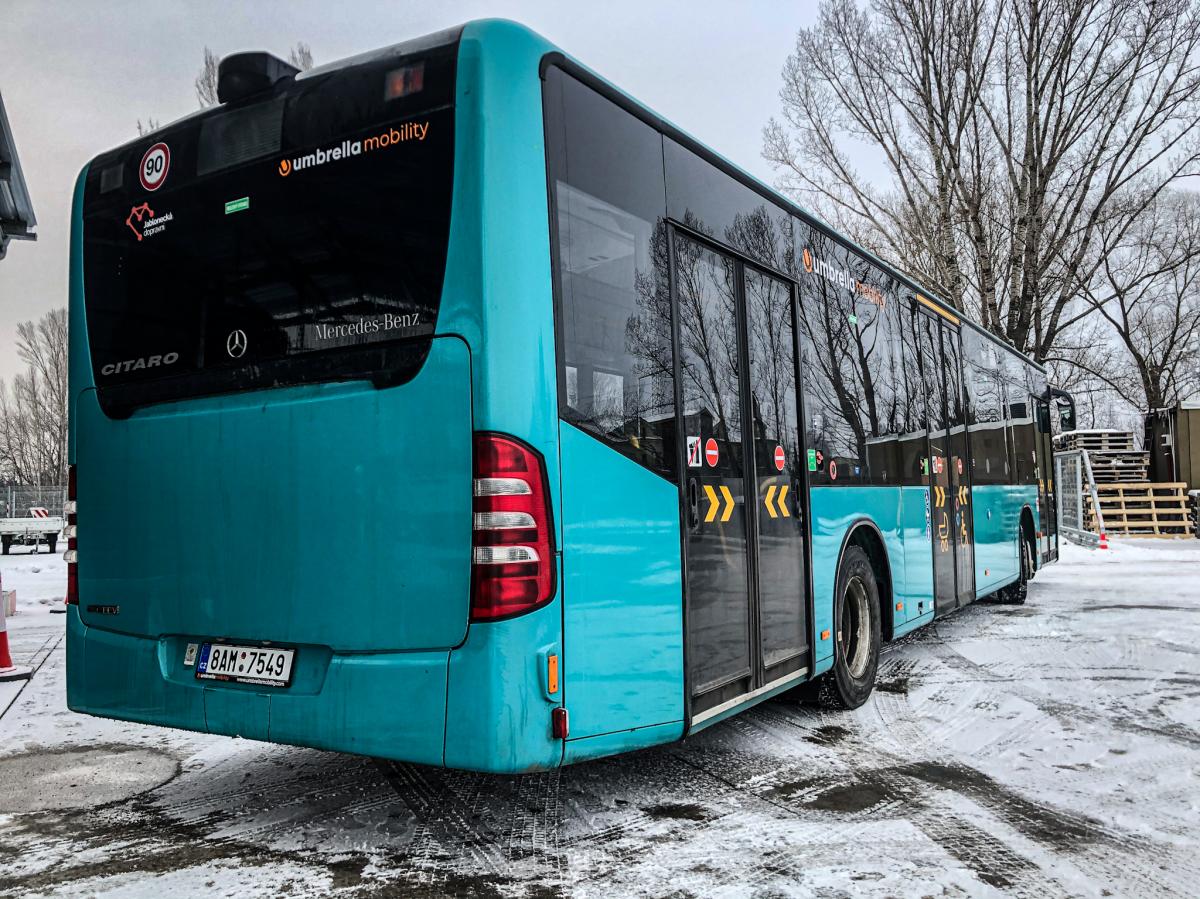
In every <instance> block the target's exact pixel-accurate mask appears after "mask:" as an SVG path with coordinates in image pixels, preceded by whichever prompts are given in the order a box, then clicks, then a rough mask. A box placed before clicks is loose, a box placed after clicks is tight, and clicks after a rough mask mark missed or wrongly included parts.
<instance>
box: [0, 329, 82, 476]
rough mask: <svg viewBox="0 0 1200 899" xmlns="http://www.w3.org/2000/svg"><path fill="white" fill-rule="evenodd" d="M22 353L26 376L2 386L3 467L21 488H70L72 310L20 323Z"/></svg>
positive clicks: (19, 351)
mask: <svg viewBox="0 0 1200 899" xmlns="http://www.w3.org/2000/svg"><path fill="white" fill-rule="evenodd" d="M17 355H18V356H20V358H21V360H22V361H23V362H24V363H25V364H26V369H25V371H24V373H22V374H19V375H17V376H16V377H15V378H14V379H13V382H12V384H11V385H4V384H3V382H0V468H2V469H4V471H5V474H6V475H7V476H8V477H10V478H12V479H13V480H14V481H15V482H16V483H20V484H39V485H53V484H65V483H66V482H67V481H66V478H67V396H68V394H67V310H66V309H54V310H51V311H50V312H47V313H46V314H45V315H43V316H42V317H41V318H40V319H38V321H37V322H32V321H26V322H22V323H21V324H19V325H18V326H17Z"/></svg>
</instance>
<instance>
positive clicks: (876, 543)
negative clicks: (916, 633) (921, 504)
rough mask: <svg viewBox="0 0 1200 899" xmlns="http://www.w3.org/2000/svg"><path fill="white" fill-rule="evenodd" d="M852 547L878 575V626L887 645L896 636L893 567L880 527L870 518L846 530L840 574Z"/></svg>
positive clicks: (840, 561) (876, 577)
mask: <svg viewBox="0 0 1200 899" xmlns="http://www.w3.org/2000/svg"><path fill="white" fill-rule="evenodd" d="M851 546H857V547H859V548H860V549H861V550H862V551H863V552H865V553H866V554H867V559H869V560H870V562H871V570H872V572H874V574H875V583H876V585H877V586H878V587H879V624H880V630H881V636H882V639H883V641H884V642H887V641H890V640H891V639H892V634H893V621H892V590H893V581H892V563H891V559H890V558H888V552H887V544H886V543H884V542H883V534H882V532H881V531H880V530H879V526H878V525H877V524H875V522H874V521H872V520H871V519H870V518H859V519H856V520H855V521H854V522H853V523H852V524H851V525H850V527H849V528H847V529H846V533H845V535H844V536H843V537H842V545H841V548H840V549H839V550H838V561H837V571H838V572H839V573H840V572H841V570H842V560H843V559H844V558H845V556H846V549H847V548H848V547H851ZM834 591H835V592H836V591H837V580H836V579H835V581H834ZM834 608H835V609H836V608H837V597H836V596H835V597H834Z"/></svg>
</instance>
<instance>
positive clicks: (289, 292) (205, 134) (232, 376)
mask: <svg viewBox="0 0 1200 899" xmlns="http://www.w3.org/2000/svg"><path fill="white" fill-rule="evenodd" d="M455 60H456V45H452V46H449V47H445V48H443V49H441V50H439V51H434V52H431V53H430V54H429V55H428V56H427V57H426V58H424V59H422V60H421V61H420V64H421V65H423V66H424V72H425V74H424V79H423V86H422V90H420V91H416V92H412V93H410V94H409V95H407V96H405V97H400V98H394V99H388V98H387V96H386V93H385V85H386V83H387V79H388V75H389V73H390V72H391V71H392V70H394V69H395V68H396V67H397V66H398V65H403V64H405V61H404V58H403V57H390V58H388V59H386V60H383V61H375V62H373V63H364V64H362V65H359V66H353V67H349V68H346V69H340V70H336V71H333V72H330V73H328V74H325V75H318V76H314V77H312V78H311V79H304V80H301V81H298V82H290V81H288V82H283V83H281V84H280V85H279V87H278V89H277V91H276V92H275V93H274V94H273V95H272V96H269V97H268V98H266V99H264V100H262V101H259V102H257V103H254V104H251V105H250V106H243V107H240V108H236V109H233V110H225V109H220V110H215V111H213V112H212V113H210V114H208V115H206V116H204V117H201V118H199V119H196V120H191V121H190V122H185V123H182V124H180V125H179V126H177V127H175V128H172V129H168V130H166V131H165V132H162V133H161V134H156V135H155V136H153V137H151V138H147V139H146V140H143V141H138V142H136V143H134V144H131V145H129V146H128V147H126V148H124V149H122V150H118V151H116V152H114V153H111V154H108V155H107V156H104V157H101V158H99V159H97V160H96V161H95V162H94V163H93V164H92V166H91V167H90V169H89V172H88V179H87V184H86V188H85V197H84V282H85V291H86V302H87V324H88V338H89V342H90V344H91V351H92V363H93V366H94V375H95V378H96V383H97V385H98V387H99V390H100V398H101V402H102V404H104V405H105V407H106V408H107V409H109V410H110V411H114V410H120V409H122V408H132V407H136V406H138V405H141V404H144V403H147V402H155V401H161V400H167V399H175V398H179V397H186V396H195V395H200V394H206V393H218V392H222V391H226V390H238V389H247V388H254V387H269V386H277V385H281V384H294V383H301V382H306V381H315V380H326V379H335V378H356V377H367V376H372V377H379V378H383V379H385V380H403V379H405V378H407V377H410V376H411V375H412V374H414V373H415V371H416V370H417V368H419V366H420V363H421V361H422V360H423V358H424V352H425V349H426V348H427V344H428V341H427V340H425V339H423V338H427V337H428V336H429V335H430V334H432V333H433V330H434V325H435V320H436V317H437V311H438V306H439V302H440V297H441V289H442V279H443V276H444V273H445V262H446V252H447V244H448V241H449V222H450V199H451V190H452V180H453V161H454V133H453V128H454V112H453V107H452V102H453V96H454V78H455ZM409 62H411V60H410V61H409ZM155 144H162V145H165V147H166V148H167V149H166V151H165V152H164V151H161V150H160V151H156V153H157V155H158V156H160V157H162V156H165V159H163V160H162V162H163V163H166V160H169V163H167V164H165V165H163V166H162V168H160V169H159V171H163V172H164V173H163V177H162V180H161V182H159V183H158V185H157V187H156V188H155V189H154V190H153V191H151V190H147V189H146V188H145V186H144V181H143V178H142V177H140V171H139V170H140V168H141V167H142V166H143V163H144V160H149V161H154V159H153V157H154V156H155V153H152V152H151V149H152V147H153V146H154V145H155ZM147 164H148V163H147ZM160 165H161V163H160Z"/></svg>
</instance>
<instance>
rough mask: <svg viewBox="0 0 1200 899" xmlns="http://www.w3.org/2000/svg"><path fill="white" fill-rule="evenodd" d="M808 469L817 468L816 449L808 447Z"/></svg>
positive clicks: (813, 469)
mask: <svg viewBox="0 0 1200 899" xmlns="http://www.w3.org/2000/svg"><path fill="white" fill-rule="evenodd" d="M808 470H809V471H816V470H817V451H816V450H815V449H810V450H809V451H808Z"/></svg>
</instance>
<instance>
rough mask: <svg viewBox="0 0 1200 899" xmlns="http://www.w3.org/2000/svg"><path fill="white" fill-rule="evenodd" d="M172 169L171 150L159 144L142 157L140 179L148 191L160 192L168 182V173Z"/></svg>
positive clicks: (139, 170) (139, 169) (139, 167)
mask: <svg viewBox="0 0 1200 899" xmlns="http://www.w3.org/2000/svg"><path fill="white" fill-rule="evenodd" d="M170 168H171V148H170V147H168V146H167V145H166V144H164V143H161V142H159V143H157V144H155V145H154V146H153V147H151V148H150V149H149V150H147V151H146V155H145V156H143V157H142V164H141V165H140V166H138V179H139V180H140V181H141V182H142V187H144V188H145V189H146V190H158V189H159V188H160V187H162V186H163V182H164V181H166V180H167V171H168V170H169V169H170Z"/></svg>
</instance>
